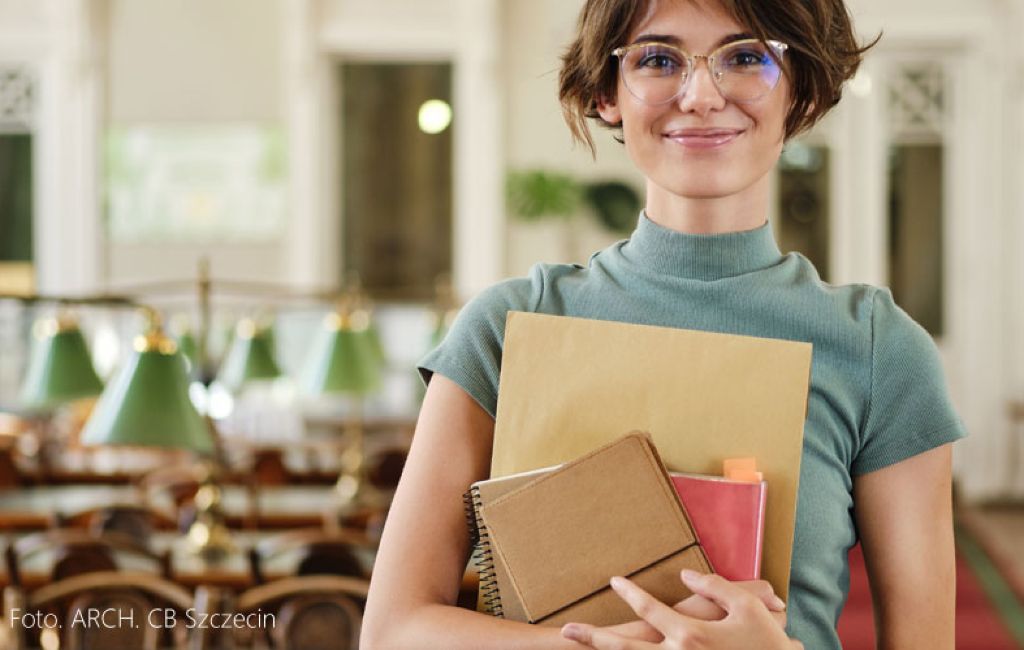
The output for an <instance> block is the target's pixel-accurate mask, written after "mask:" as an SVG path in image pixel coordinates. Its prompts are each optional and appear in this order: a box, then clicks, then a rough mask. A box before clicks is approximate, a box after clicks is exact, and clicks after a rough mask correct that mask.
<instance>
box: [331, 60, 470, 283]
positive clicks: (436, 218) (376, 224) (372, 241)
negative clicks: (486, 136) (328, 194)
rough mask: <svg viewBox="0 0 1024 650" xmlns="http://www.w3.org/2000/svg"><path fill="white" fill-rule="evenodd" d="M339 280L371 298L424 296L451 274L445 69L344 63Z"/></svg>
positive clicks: (449, 139) (448, 101) (448, 84)
mask: <svg viewBox="0 0 1024 650" xmlns="http://www.w3.org/2000/svg"><path fill="white" fill-rule="evenodd" d="M339 74H340V88H341V97H342V100H341V109H342V120H341V123H342V128H341V151H342V156H341V160H342V164H341V173H342V179H341V187H342V197H341V210H342V214H341V219H342V228H341V233H342V238H343V240H342V246H341V250H342V251H343V256H342V268H341V269H340V271H341V275H342V281H344V280H345V279H348V278H351V276H352V275H353V274H355V275H357V276H358V277H359V279H360V281H361V283H362V286H363V288H364V289H365V290H366V291H367V292H368V293H369V294H370V295H371V296H372V297H374V298H375V299H377V300H431V299H432V298H433V296H434V283H435V279H436V278H437V277H438V276H439V275H440V274H443V273H449V272H450V271H451V257H452V251H451V240H452V236H451V234H452V137H451V132H452V129H451V127H450V126H449V122H450V121H451V111H450V108H448V107H450V105H451V76H452V74H451V65H450V64H446V63H445V64H422V63H345V64H343V65H342V66H341V69H340V72H339Z"/></svg>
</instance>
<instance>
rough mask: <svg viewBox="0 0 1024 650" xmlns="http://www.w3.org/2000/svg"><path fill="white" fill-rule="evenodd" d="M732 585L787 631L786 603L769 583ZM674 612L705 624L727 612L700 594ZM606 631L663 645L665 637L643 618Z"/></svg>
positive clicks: (744, 582)
mask: <svg viewBox="0 0 1024 650" xmlns="http://www.w3.org/2000/svg"><path fill="white" fill-rule="evenodd" d="M732 584H733V585H736V586H737V587H739V588H741V589H745V590H747V591H749V592H750V593H751V594H753V595H754V596H756V597H757V598H758V599H759V600H760V601H761V602H762V603H764V605H765V607H767V608H768V611H769V612H771V615H772V618H774V619H775V622H776V623H778V625H779V627H780V628H782V629H785V628H786V603H784V602H782V599H781V598H779V597H778V596H776V595H775V590H774V589H772V585H771V583H769V582H768V581H767V580H742V581H740V580H738V581H735V582H733V583H732ZM672 609H674V610H676V611H677V612H679V613H680V614H684V615H686V616H689V617H690V618H697V619H700V620H702V621H718V620H721V619H723V618H725V616H726V613H727V612H726V611H725V610H724V609H722V608H721V607H719V606H718V605H716V604H715V603H714V601H712V600H709V599H707V598H705V597H704V596H701V595H700V594H692V595H690V596H689V597H687V598H685V599H683V600H681V601H679V602H678V603H676V604H675V605H673V606H672ZM605 629H606V630H610V631H612V632H614V633H616V634H618V635H620V636H624V637H628V638H630V639H637V640H640V641H649V642H651V643H661V641H662V640H663V639H664V638H665V637H664V636H662V634H661V632H659V631H658V630H657V629H655V628H654V627H653V626H652V625H651V624H650V623H648V622H647V621H645V620H643V619H640V620H636V621H631V622H629V623H620V624H619V625H611V626H609V627H607V628H605Z"/></svg>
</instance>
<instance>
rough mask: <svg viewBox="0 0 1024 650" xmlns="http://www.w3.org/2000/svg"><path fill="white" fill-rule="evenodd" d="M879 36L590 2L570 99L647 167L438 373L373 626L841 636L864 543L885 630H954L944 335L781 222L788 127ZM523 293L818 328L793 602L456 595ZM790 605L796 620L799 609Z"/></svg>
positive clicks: (809, 640)
mask: <svg viewBox="0 0 1024 650" xmlns="http://www.w3.org/2000/svg"><path fill="white" fill-rule="evenodd" d="M865 49H866V48H860V47H858V46H857V44H856V42H855V40H854V37H853V34H852V28H851V25H850V22H849V16H848V13H847V10H846V8H845V6H844V5H843V3H842V0H646V1H645V0H588V1H587V2H586V3H585V6H584V8H583V11H582V14H581V17H580V23H579V29H578V33H577V38H576V40H575V42H574V43H573V44H572V45H571V46H570V48H569V50H568V52H567V54H566V56H565V57H564V61H563V69H562V74H561V92H560V99H561V101H562V105H563V108H564V109H565V112H566V116H567V121H568V122H569V125H570V128H571V129H572V130H573V133H574V135H575V136H576V137H577V139H579V140H581V141H584V142H586V143H588V144H591V145H592V142H591V138H590V134H589V132H588V130H587V124H586V119H587V118H594V119H598V120H600V122H601V123H603V124H604V125H606V126H610V127H613V128H616V129H621V139H622V141H623V142H624V144H625V147H626V150H627V152H628V154H629V156H630V157H631V159H632V160H633V162H634V163H635V164H636V166H637V167H638V168H639V169H640V170H641V171H642V172H643V174H644V175H645V176H646V179H647V188H646V189H647V196H646V205H645V209H644V213H643V214H642V215H641V216H640V220H639V223H638V226H637V229H636V231H635V232H634V233H633V235H632V236H631V238H630V239H629V240H627V241H625V242H620V243H618V244H615V245H613V246H611V247H609V248H608V249H605V250H604V251H601V252H600V253H598V254H597V255H595V256H594V257H593V258H592V259H591V261H590V263H589V265H588V267H587V268H580V267H576V266H571V265H538V266H537V267H535V268H534V269H533V270H532V271H531V274H530V276H529V277H528V278H521V279H515V280H510V281H507V282H504V283H501V284H499V285H497V286H495V287H492V288H490V289H488V290H487V291H485V292H483V293H482V294H481V295H480V296H478V297H477V298H476V299H474V300H473V301H472V302H471V303H470V304H468V305H467V306H466V307H465V308H464V310H463V312H462V314H461V315H460V317H459V319H458V320H457V322H456V324H455V325H454V326H453V329H452V331H451V333H450V334H449V336H448V338H447V339H446V340H445V341H444V343H442V345H441V346H440V347H439V348H438V349H436V350H435V351H433V352H432V353H431V354H430V355H428V356H427V357H426V358H425V359H424V360H423V362H422V364H421V367H422V370H423V372H424V375H425V376H426V377H427V378H428V379H430V378H431V376H432V379H430V384H429V387H428V390H427V396H426V399H425V401H424V405H423V409H422V411H421V414H420V420H419V423H418V425H417V431H416V436H415V440H414V442H413V446H412V449H411V452H410V455H409V459H408V463H407V465H406V470H405V474H404V475H403V477H402V481H401V484H400V486H399V489H398V492H397V494H396V497H395V501H394V504H393V506H392V510H391V512H390V515H389V519H388V523H387V527H386V529H385V531H384V536H383V540H382V543H381V548H380V554H379V555H378V560H377V564H376V567H375V570H374V578H373V583H372V586H371V591H370V597H369V601H368V603H367V610H366V618H365V620H364V637H363V638H364V647H367V648H379V647H445V648H460V647H466V648H483V647H494V648H512V647H581V646H580V645H579V644H584V645H589V646H591V647H595V648H622V647H647V644H649V643H663V644H664V645H665V647H677V648H692V647H701V648H750V647H758V648H793V647H801V646H800V644H801V643H802V644H804V645H806V647H808V648H814V649H815V650H817V649H819V648H839V647H840V646H839V641H838V638H837V636H836V633H835V623H836V619H837V618H838V615H839V612H840V610H841V609H842V606H843V603H844V601H845V597H846V591H847V588H848V582H849V570H848V565H847V562H846V554H847V551H848V550H849V548H850V547H851V546H853V544H855V543H856V542H857V541H858V538H859V540H860V541H861V542H862V545H863V549H864V554H865V559H866V561H867V566H868V570H869V575H870V578H871V582H872V591H873V593H874V596H875V602H876V620H877V627H878V638H879V645H880V647H882V648H901V649H902V648H929V649H932V648H952V647H953V613H954V602H953V593H954V589H953V586H954V560H953V536H952V514H951V495H950V491H951V489H950V481H951V479H950V471H951V470H950V462H951V444H950V443H952V441H954V440H956V439H957V438H959V437H961V436H962V435H963V429H962V425H961V424H960V422H959V420H958V418H957V417H956V414H955V413H954V411H953V409H952V407H951V405H950V401H949V398H948V394H947V390H946V387H945V383H944V380H943V377H942V372H941V368H940V365H939V361H938V356H937V352H936V350H935V347H934V344H933V343H932V341H931V339H930V337H929V336H928V335H927V333H926V332H925V331H924V330H923V329H921V328H920V327H919V326H917V325H916V324H915V323H914V322H913V321H912V320H911V319H910V318H909V317H908V316H907V315H906V314H905V313H904V312H903V311H901V310H900V309H899V308H898V307H896V306H895V305H894V304H893V301H892V296H891V294H890V293H889V292H888V291H887V290H882V289H876V288H874V287H869V286H864V285H854V286H841V287H839V286H830V285H827V284H825V283H823V282H822V281H821V280H820V279H819V278H818V275H817V273H816V272H815V270H814V268H813V267H812V266H811V264H810V263H809V262H808V261H807V260H806V259H805V258H804V257H802V256H800V255H797V254H789V255H783V254H781V253H780V252H779V249H778V248H777V246H776V244H775V241H774V239H773V237H772V232H771V228H770V226H769V225H768V224H767V223H766V215H767V212H768V200H769V183H770V172H771V169H772V166H773V165H774V164H775V162H776V161H777V160H778V157H779V155H780V153H781V150H782V146H783V143H784V141H785V140H786V139H787V138H790V137H792V136H794V135H796V134H798V133H800V132H801V131H803V130H806V129H807V128H809V127H810V126H811V125H813V124H814V123H815V122H816V121H817V120H818V119H820V118H821V117H822V116H823V115H824V114H825V113H826V112H827V111H828V110H829V109H830V108H831V107H832V106H833V105H835V103H836V102H837V101H838V100H839V96H840V88H841V85H842V83H843V82H844V81H846V80H847V79H849V78H850V77H851V76H852V75H853V73H854V72H855V70H856V68H857V65H858V64H859V61H860V57H861V55H862V54H863V52H864V50H865ZM509 310H522V311H537V312H545V313H553V314H564V315H569V316H579V317H586V318H601V319H605V320H619V321H627V322H636V323H645V324H653V325H663V326H672V327H682V328H690V329H701V330H708V331H719V332H729V333H738V334H747V335H752V336H764V337H772V338H785V339H791V340H800V341H809V342H812V343H813V345H814V358H813V362H812V372H811V386H810V397H809V403H808V414H807V422H806V425H805V435H804V452H803V460H802V464H801V478H800V488H799V495H798V506H797V519H796V534H795V539H794V547H793V562H792V573H791V579H790V598H789V604H788V607H787V608H786V611H785V614H781V613H780V612H779V611H778V610H780V609H781V608H780V607H779V603H777V602H776V599H775V598H774V595H773V594H772V593H770V589H769V588H767V587H766V585H765V583H750V584H730V583H728V582H727V581H725V580H723V579H721V578H718V577H715V576H712V577H706V578H700V577H694V576H681V578H682V579H683V580H684V581H685V582H687V584H688V585H689V586H690V587H691V588H692V590H693V591H694V593H695V594H696V595H695V596H693V597H691V598H690V599H688V600H687V601H684V602H682V603H678V604H676V605H675V607H674V608H673V607H668V606H667V605H663V604H659V603H656V602H653V601H652V600H651V599H650V598H649V596H647V595H646V594H644V593H643V592H642V591H640V590H639V589H638V588H636V587H635V586H633V585H631V584H630V583H629V582H628V581H622V580H618V579H616V580H613V587H614V588H615V589H616V591H617V592H618V593H619V594H620V596H622V597H623V598H624V599H625V600H626V602H628V603H629V604H630V605H631V606H633V607H634V610H635V611H636V612H637V614H638V620H637V621H636V622H634V623H630V624H626V625H622V626H616V627H612V628H605V629H595V628H593V627H591V626H587V625H577V624H570V625H567V626H566V627H565V628H564V629H563V630H561V631H559V630H555V629H545V628H541V627H536V626H528V625H524V624H520V623H514V622H509V621H504V620H498V619H492V618H487V617H486V616H483V615H480V614H476V613H474V612H469V611H466V610H460V609H457V608H456V607H454V606H453V604H454V603H455V599H456V595H457V592H458V586H459V584H460V580H461V577H462V574H463V571H464V568H465V561H466V557H467V553H468V550H469V549H468V542H467V539H466V532H465V529H464V526H465V523H464V521H463V517H462V512H461V509H460V507H461V506H460V500H459V496H460V495H461V494H462V493H463V491H464V490H465V489H466V488H467V486H468V485H469V484H470V483H471V482H473V481H475V480H478V479H480V478H483V477H486V476H487V475H488V466H489V459H490V451H491V442H492V434H493V427H494V413H495V410H496V403H497V385H498V369H499V366H500V359H501V346H502V338H503V332H504V323H505V314H506V312H507V311H509ZM783 619H784V620H785V632H783V629H782V627H781V625H779V622H781V620H783Z"/></svg>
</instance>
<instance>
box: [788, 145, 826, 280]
mask: <svg viewBox="0 0 1024 650" xmlns="http://www.w3.org/2000/svg"><path fill="white" fill-rule="evenodd" d="M778 169H779V172H778V173H779V177H778V182H779V185H778V215H779V216H778V220H777V228H778V238H779V247H780V248H781V249H782V250H783V251H797V252H800V253H802V254H803V255H804V256H806V257H807V259H809V260H810V261H811V263H813V264H814V267H815V268H816V269H817V270H818V273H819V275H821V278H822V279H823V280H825V281H828V273H829V204H830V196H829V150H828V147H825V146H821V145H811V144H806V143H803V142H800V141H791V142H789V143H787V144H786V148H785V150H784V151H783V152H782V157H781V158H780V159H779V167H778Z"/></svg>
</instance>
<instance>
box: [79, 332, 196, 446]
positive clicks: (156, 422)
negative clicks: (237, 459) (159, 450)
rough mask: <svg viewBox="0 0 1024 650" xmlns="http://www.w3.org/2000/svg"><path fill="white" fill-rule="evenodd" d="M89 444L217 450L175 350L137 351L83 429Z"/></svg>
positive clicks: (105, 392)
mask: <svg viewBox="0 0 1024 650" xmlns="http://www.w3.org/2000/svg"><path fill="white" fill-rule="evenodd" d="M81 440H82V442H83V443H84V444H87V445H133V446H134V445H138V446H150V447H174V448H180V449H191V450H193V451H197V452H201V453H210V452H212V451H213V448H214V445H213V437H212V435H211V433H210V429H209V427H208V426H207V424H206V421H205V420H204V419H203V418H202V416H200V415H199V413H198V412H196V409H195V407H194V406H192V402H191V401H190V400H189V396H188V377H187V375H186V374H185V363H184V361H183V360H182V358H181V356H180V355H179V354H178V353H177V352H175V353H173V354H167V353H164V352H161V351H159V350H147V351H144V352H135V353H134V354H133V355H132V357H131V358H130V359H129V360H128V363H127V364H126V365H125V367H124V368H122V369H121V371H120V372H119V373H118V375H117V377H115V378H114V379H113V380H112V381H111V382H110V384H109V385H108V386H107V389H106V390H105V391H103V395H102V396H101V397H100V400H99V403H97V404H96V408H95V410H94V411H93V414H92V417H91V418H89V421H88V422H87V423H86V425H85V428H84V429H83V430H82V436H81Z"/></svg>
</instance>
